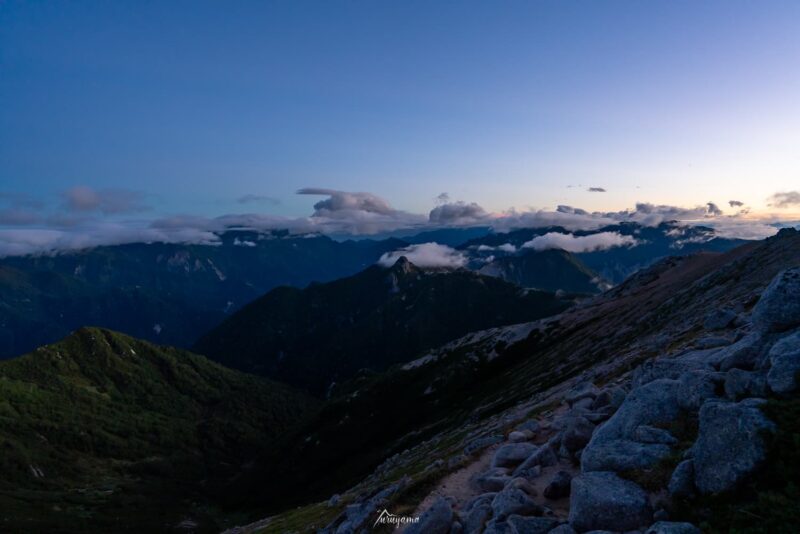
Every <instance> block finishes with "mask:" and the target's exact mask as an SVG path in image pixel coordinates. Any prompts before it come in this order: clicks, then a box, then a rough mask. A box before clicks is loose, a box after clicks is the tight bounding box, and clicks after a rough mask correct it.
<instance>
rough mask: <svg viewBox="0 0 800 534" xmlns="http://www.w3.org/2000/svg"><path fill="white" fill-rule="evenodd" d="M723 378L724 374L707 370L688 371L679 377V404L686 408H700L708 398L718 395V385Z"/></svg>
mask: <svg viewBox="0 0 800 534" xmlns="http://www.w3.org/2000/svg"><path fill="white" fill-rule="evenodd" d="M723 379H724V375H721V374H720V373H714V372H709V371H707V370H699V369H695V370H692V371H686V372H685V373H683V374H682V375H681V376H680V377H679V378H678V382H679V383H680V384H679V385H678V405H679V406H680V407H681V408H683V409H684V410H692V411H696V410H699V409H700V406H702V405H703V403H704V402H705V401H706V399H711V398H714V397H716V396H717V385H718V384H720V383H721V382H722V380H723Z"/></svg>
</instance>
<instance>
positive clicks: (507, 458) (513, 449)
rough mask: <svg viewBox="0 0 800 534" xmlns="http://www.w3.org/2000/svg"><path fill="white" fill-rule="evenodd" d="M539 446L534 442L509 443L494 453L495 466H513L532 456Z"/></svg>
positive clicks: (493, 461)
mask: <svg viewBox="0 0 800 534" xmlns="http://www.w3.org/2000/svg"><path fill="white" fill-rule="evenodd" d="M537 450H539V448H538V447H537V446H536V445H533V444H532V443H508V444H506V445H503V446H502V447H500V448H499V449H497V452H495V453H494V460H492V466H493V467H513V466H515V465H517V464H519V463H521V462H523V461H525V460H526V459H528V457H530V456H531V455H532V454H533V453H535V452H536V451H537Z"/></svg>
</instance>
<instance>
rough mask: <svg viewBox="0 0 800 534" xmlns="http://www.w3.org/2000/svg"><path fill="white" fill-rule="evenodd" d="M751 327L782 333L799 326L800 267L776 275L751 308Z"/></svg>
mask: <svg viewBox="0 0 800 534" xmlns="http://www.w3.org/2000/svg"><path fill="white" fill-rule="evenodd" d="M752 320H753V326H755V327H756V328H757V329H759V330H760V331H764V332H782V331H784V330H788V329H790V328H792V327H794V326H798V325H800V267H794V268H792V269H787V270H785V271H782V272H780V273H778V275H777V276H775V278H773V279H772V282H770V284H769V285H768V286H767V288H766V289H765V290H764V292H763V293H762V294H761V298H760V299H759V300H758V302H757V303H756V305H755V307H754V308H753V316H752Z"/></svg>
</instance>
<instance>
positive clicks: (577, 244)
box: [522, 232, 637, 252]
mask: <svg viewBox="0 0 800 534" xmlns="http://www.w3.org/2000/svg"><path fill="white" fill-rule="evenodd" d="M636 243H637V241H636V239H634V238H633V237H631V236H629V235H622V234H620V233H619V232H600V233H597V234H592V235H586V236H576V235H574V234H562V233H559V232H548V233H546V234H544V235H540V236H536V237H534V238H533V239H531V240H530V241H527V242H526V243H524V244H523V245H522V248H531V249H533V250H548V249H552V248H559V249H562V250H566V251H567V252H593V251H597V250H608V249H610V248H614V247H624V246H628V247H630V246H633V245H635V244H636Z"/></svg>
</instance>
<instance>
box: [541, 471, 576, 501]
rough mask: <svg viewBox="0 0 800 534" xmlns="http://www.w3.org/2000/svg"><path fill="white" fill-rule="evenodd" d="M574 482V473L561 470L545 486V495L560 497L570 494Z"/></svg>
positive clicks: (549, 497)
mask: <svg viewBox="0 0 800 534" xmlns="http://www.w3.org/2000/svg"><path fill="white" fill-rule="evenodd" d="M571 482H572V475H570V474H569V473H568V472H567V471H559V472H558V473H556V474H555V475H554V476H553V479H552V480H551V481H550V483H549V484H548V485H547V487H545V488H544V496H545V497H547V498H548V499H560V498H562V497H567V496H568V495H569V489H570V484H571Z"/></svg>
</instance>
